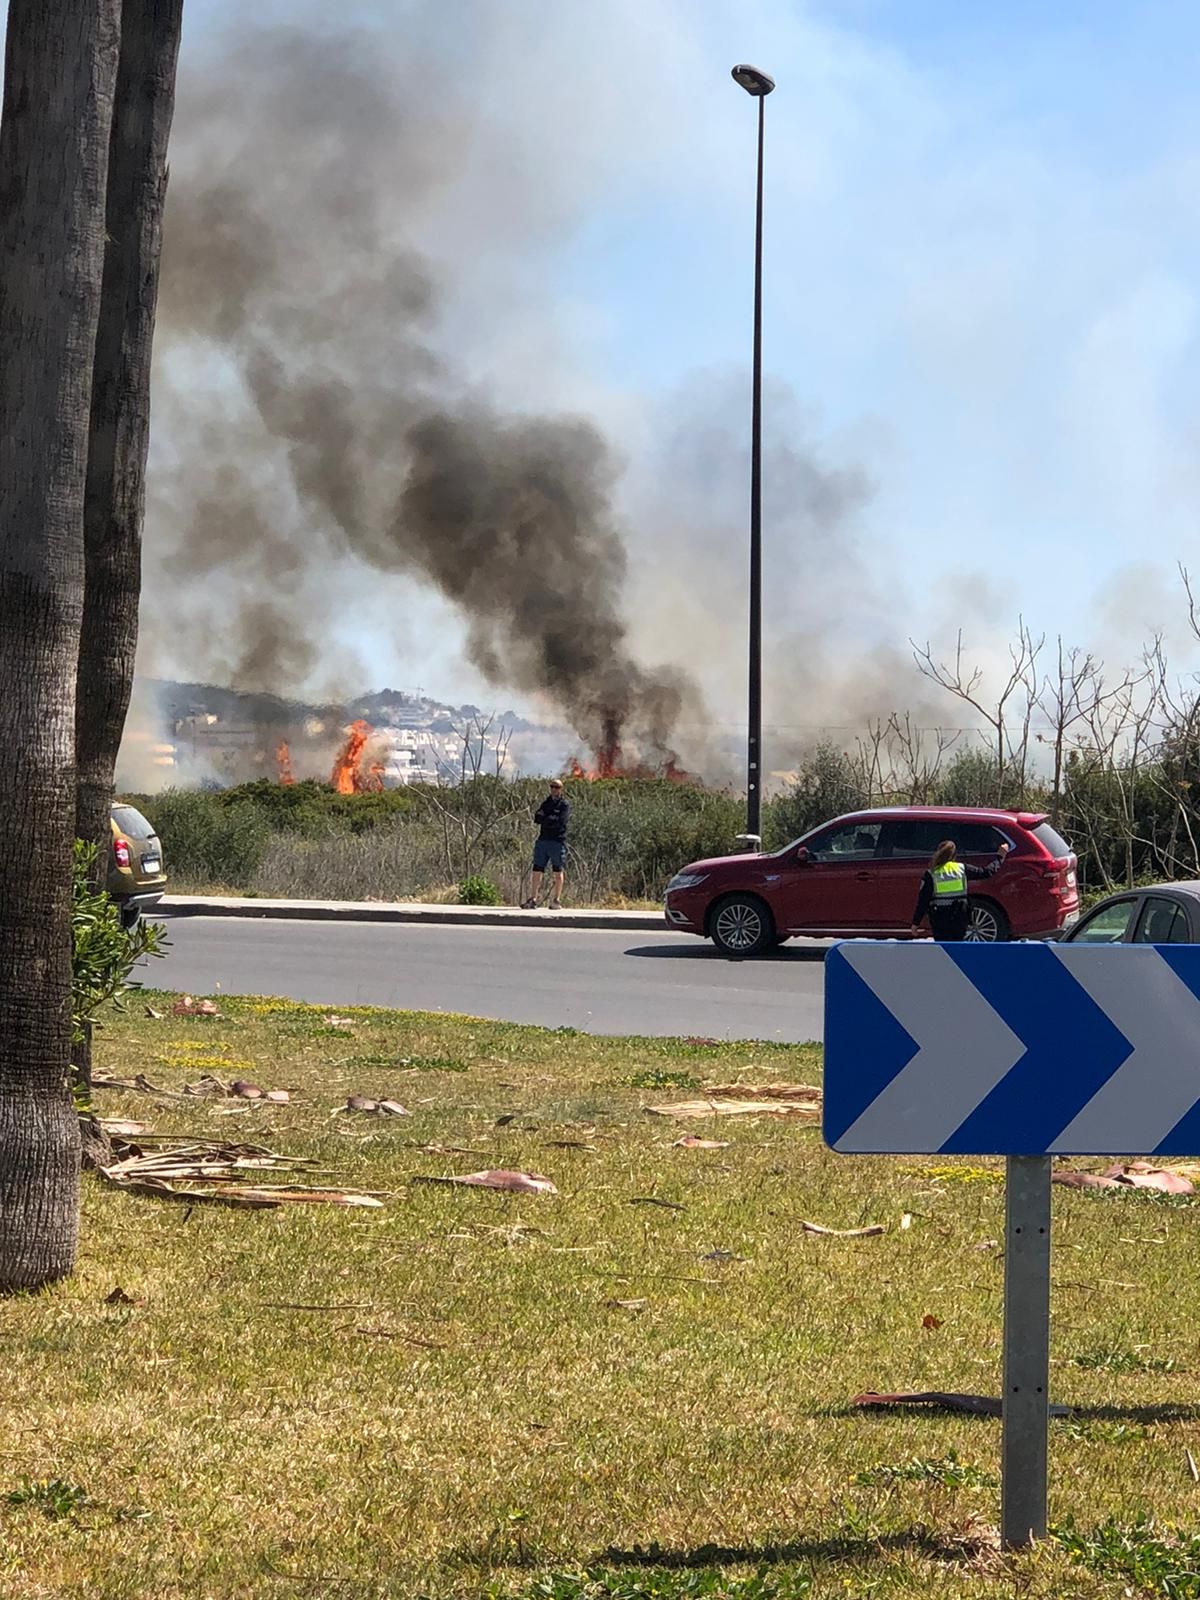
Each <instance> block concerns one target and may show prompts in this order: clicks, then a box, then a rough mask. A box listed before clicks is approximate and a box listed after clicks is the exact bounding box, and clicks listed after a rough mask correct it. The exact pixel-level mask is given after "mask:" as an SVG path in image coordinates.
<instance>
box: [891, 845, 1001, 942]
mask: <svg viewBox="0 0 1200 1600" xmlns="http://www.w3.org/2000/svg"><path fill="white" fill-rule="evenodd" d="M1011 849H1012V846H1011V845H1010V844H1002V845H1001V846H1000V850H999V853H998V854H997V856H996V859H995V860H994V861H989V862H988V864H987V866H986V867H971V866H968V865H967V864H966V862H963V861H956V860H955V859H954V858H955V856H956V855H957V854H958V846H957V845H956V844H955V843H954V840H953V839H943V840H942V842H941V844H940V845H938V847H937V849H936V850H935V851H934V852H933V860H932V861H931V862H930V863H929V870H928V871H927V872H926V874H925V876H924V877H923V878H922V879H921V888H920V891H919V892H918V894H917V908H916V910H915V911H914V912H913V920H912V931H913V938H914V939H919V938H920V937H921V923H922V922H923V921H924V920H925V918H926V917H928V918H929V926H930V927H931V928H932V929H933V937H934V938H935V939H936V940H937V941H938V943H939V944H948V943H955V942H957V941H958V940H959V939H965V938H966V936H967V926H968V924H969V923H970V920H971V908H970V905H969V903H968V900H967V879H968V878H991V877H993V876H994V875H995V874H996V873H997V872H999V871H1000V868H1001V867H1002V866H1003V865H1004V858H1005V856H1006V855H1007V854H1008V852H1009V851H1010V850H1011Z"/></svg>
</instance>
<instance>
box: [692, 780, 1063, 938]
mask: <svg viewBox="0 0 1200 1600" xmlns="http://www.w3.org/2000/svg"><path fill="white" fill-rule="evenodd" d="M943 839H953V840H954V842H955V844H957V846H958V853H959V856H960V857H961V858H962V859H963V860H964V861H970V862H975V863H977V864H978V865H979V866H986V865H987V863H988V862H989V861H990V860H991V859H992V858H993V857H994V856H995V854H996V852H997V850H998V848H999V846H1000V845H1001V844H1003V843H1005V842H1006V841H1007V843H1008V844H1010V845H1011V846H1012V853H1011V855H1009V857H1008V859H1007V860H1006V861H1005V863H1004V865H1003V866H1002V867H1001V869H1000V871H999V872H997V873H996V874H995V876H994V877H991V878H988V879H986V880H985V881H983V882H980V883H972V884H971V885H970V895H971V922H970V926H969V928H968V930H967V938H968V939H983V940H993V939H1037V938H1044V937H1046V936H1047V935H1050V934H1055V933H1057V932H1058V931H1059V930H1060V929H1062V928H1064V927H1067V926H1068V925H1070V924H1071V923H1073V922H1075V921H1076V920H1077V918H1078V916H1079V890H1078V888H1077V885H1076V878H1075V866H1076V861H1075V854H1074V852H1073V851H1072V849H1071V847H1070V845H1068V844H1067V843H1066V841H1065V840H1064V839H1062V838H1060V836H1059V835H1058V834H1057V833H1056V832H1055V830H1054V829H1053V828H1052V827H1051V826H1050V824H1049V822H1047V820H1046V817H1045V815H1044V814H1043V813H1040V812H1032V811H987V810H976V809H975V808H971V809H966V808H962V807H955V806H893V807H884V808H883V809H881V810H878V811H855V812H853V813H851V815H849V816H846V817H838V818H837V819H836V820H835V821H833V822H827V823H825V824H824V825H823V826H822V827H820V828H814V829H813V831H812V832H811V833H806V834H805V835H804V837H803V838H802V839H797V840H796V841H795V843H794V844H789V845H787V846H786V847H785V848H784V849H783V850H777V851H776V852H775V853H774V854H773V855H740V856H717V857H715V858H714V859H713V860H711V861H693V862H692V863H691V865H690V866H686V867H684V868H683V870H682V872H677V873H676V874H675V876H674V877H673V878H672V879H671V881H670V883H669V884H668V885H667V893H666V906H665V911H666V918H667V926H668V927H670V928H673V929H676V930H677V931H679V932H681V933H696V934H700V935H701V936H707V937H708V938H710V939H711V940H712V942H713V943H714V944H715V945H716V947H717V949H718V950H720V951H722V952H723V953H724V954H725V955H730V956H756V955H762V954H763V953H764V952H765V951H767V950H769V949H771V948H772V946H774V945H777V944H782V943H783V942H784V940H785V939H790V938H791V936H792V935H793V934H797V933H801V934H807V935H809V936H810V937H815V938H820V939H829V938H835V939H843V938H891V937H894V936H895V935H896V934H907V933H908V932H909V930H910V929H911V927H912V914H913V906H914V905H915V903H916V899H917V890H918V888H919V886H920V882H921V874H922V873H923V872H924V871H925V868H926V867H927V866H928V864H929V858H930V856H932V854H933V852H934V851H935V850H936V849H937V847H938V845H939V844H940V843H941V842H942V840H943Z"/></svg>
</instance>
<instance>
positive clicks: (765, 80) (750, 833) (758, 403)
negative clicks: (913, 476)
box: [733, 65, 775, 847]
mask: <svg viewBox="0 0 1200 1600" xmlns="http://www.w3.org/2000/svg"><path fill="white" fill-rule="evenodd" d="M733 79H734V82H735V83H739V84H741V86H742V88H743V89H745V91H746V93H747V94H750V95H753V96H754V98H755V99H756V100H757V101H758V190H757V203H756V206H755V214H754V380H753V384H754V396H753V401H752V404H751V413H750V693H749V703H748V719H749V729H748V733H747V740H746V839H747V843H749V844H751V845H754V846H756V847H757V845H759V844H761V835H762V219H763V123H764V117H763V112H764V110H765V107H766V99H767V96H768V95H769V94H770V92H771V90H772V89H773V88H774V87H775V80H774V78H769V77H768V76H767V74H766V73H765V72H760V71H759V70H758V68H757V67H749V66H744V65H743V66H737V67H734V69H733Z"/></svg>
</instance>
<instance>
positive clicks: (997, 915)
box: [963, 899, 1008, 944]
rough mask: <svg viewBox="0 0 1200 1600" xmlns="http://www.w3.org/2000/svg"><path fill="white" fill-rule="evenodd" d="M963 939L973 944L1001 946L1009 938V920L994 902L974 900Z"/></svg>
mask: <svg viewBox="0 0 1200 1600" xmlns="http://www.w3.org/2000/svg"><path fill="white" fill-rule="evenodd" d="M963 937H964V939H967V940H969V941H970V942H971V943H972V944H999V943H1000V942H1002V941H1003V940H1005V939H1007V938H1008V918H1007V917H1006V916H1005V915H1004V913H1003V911H1001V909H1000V907H999V906H998V905H996V904H995V903H994V902H993V901H991V900H975V899H972V901H971V915H970V917H969V919H968V921H967V931H966V933H965V934H964V935H963Z"/></svg>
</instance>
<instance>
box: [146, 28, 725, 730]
mask: <svg viewBox="0 0 1200 1600" xmlns="http://www.w3.org/2000/svg"><path fill="white" fill-rule="evenodd" d="M377 63H378V54H377V41H373V40H371V39H370V38H369V37H365V36H364V37H362V38H337V39H334V38H329V37H321V38H318V37H315V36H313V35H310V34H306V33H303V32H295V31H287V32H280V31H271V32H262V33H258V34H251V35H250V36H249V37H247V36H246V35H245V34H244V33H243V34H240V35H239V37H238V39H237V41H236V47H235V48H231V49H230V50H229V51H227V52H226V53H224V54H222V56H221V57H220V59H216V60H212V61H211V62H210V63H209V64H208V66H207V68H206V69H205V70H204V71H203V73H202V75H201V76H200V77H199V79H198V80H197V81H194V82H189V81H188V80H187V79H186V78H185V80H184V84H183V87H182V92H181V101H180V109H179V116H178V119H177V124H176V125H177V128H178V144H177V150H176V155H175V165H174V170H173V173H172V181H171V190H170V197H169V202H168V209H167V218H166V228H165V254H164V267H163V290H162V306H161V313H160V323H159V350H160V368H161V372H160V388H159V395H160V397H162V396H164V395H165V400H164V401H163V405H162V409H161V411H160V413H159V416H160V418H161V419H162V420H161V421H160V430H165V434H166V436H167V440H168V442H167V445H166V448H165V450H162V451H160V452H159V454H158V456H157V457H156V462H155V476H154V480H153V484H152V502H151V515H152V523H151V528H150V540H149V543H150V545H151V547H152V548H153V547H154V546H155V545H156V544H157V546H158V548H159V549H165V550H167V551H169V557H168V558H167V559H165V560H160V568H165V569H167V571H169V580H170V581H169V582H167V581H166V580H167V573H166V572H164V571H161V570H160V573H159V575H158V579H157V582H156V583H155V584H154V585H153V592H154V597H155V599H156V602H157V604H156V606H153V607H151V608H150V622H151V628H152V630H153V628H154V625H155V621H156V617H157V623H158V628H159V631H160V632H165V631H169V632H170V633H171V636H172V641H173V644H174V645H175V647H176V650H177V652H178V650H179V649H180V648H187V649H188V650H189V651H191V652H192V653H193V661H194V666H193V675H199V673H200V672H201V671H204V670H207V671H209V672H210V673H212V674H213V675H224V676H225V677H226V678H227V681H231V682H234V683H236V684H237V685H238V686H239V687H246V688H262V687H266V688H272V689H275V690H280V691H284V692H286V691H288V690H289V689H294V688H295V687H296V686H297V685H298V684H299V682H300V681H302V680H303V679H304V678H305V677H307V676H308V675H309V674H311V673H312V672H313V671H314V670H315V669H317V668H318V667H319V666H320V665H321V664H322V653H323V652H325V651H327V650H328V649H329V643H328V640H329V632H328V630H329V629H330V627H331V625H332V623H333V621H334V618H335V616H336V615H337V609H338V604H339V588H338V584H339V578H338V574H339V573H344V571H345V569H346V566H347V557H350V558H353V560H354V561H357V562H358V563H361V564H362V565H364V566H366V567H367V568H369V569H372V570H374V571H377V572H381V573H398V574H412V575H415V576H418V577H420V578H423V579H425V580H428V581H429V582H431V583H432V584H434V585H436V587H437V588H438V590H439V591H440V592H441V593H442V594H443V595H444V596H446V597H447V598H448V599H449V600H451V601H452V602H453V603H454V605H455V606H456V607H457V608H458V609H459V610H460V612H461V614H462V616H463V618H464V619H465V622H466V626H467V642H468V651H469V654H470V658H471V660H472V662H473V663H474V664H475V666H476V667H477V668H478V669H479V671H480V672H481V673H482V674H483V675H484V676H485V677H486V678H487V679H488V680H489V681H490V682H491V683H493V684H495V685H496V686H497V687H501V686H503V687H507V688H513V689H519V690H524V691H541V692H543V693H545V694H547V695H549V696H550V697H552V698H553V699H554V700H555V701H556V702H557V703H558V704H559V705H560V706H561V708H562V711H563V713H564V714H565V715H566V716H567V717H568V718H569V719H570V721H571V722H572V724H573V725H574V727H575V728H576V730H577V731H578V733H579V734H580V735H581V737H583V738H584V739H586V740H587V741H588V743H589V745H590V746H591V747H592V748H598V747H600V746H601V745H602V744H604V743H606V742H608V741H609V739H610V738H611V737H612V735H613V734H614V732H615V733H616V734H617V735H618V737H620V738H624V739H628V740H629V741H630V742H631V743H634V744H637V745H640V746H642V747H643V748H645V747H649V748H650V749H651V750H653V751H654V752H658V753H661V752H663V751H665V750H666V749H667V748H669V745H670V741H671V737H672V728H673V726H674V725H675V723H676V721H677V720H678V719H679V718H680V715H681V713H682V712H683V711H684V710H685V708H686V707H687V706H688V705H689V704H691V706H692V707H693V719H694V720H695V717H694V708H695V706H696V704H698V696H697V694H696V692H695V691H694V690H693V689H692V688H690V686H689V685H688V683H687V682H686V681H685V680H683V679H682V678H681V677H680V676H679V675H678V674H676V673H673V672H670V671H662V672H657V671H655V672H652V671H648V670H647V669H645V668H643V667H642V666H640V665H639V664H638V662H637V661H636V660H635V659H634V656H633V654H632V652H631V648H630V645H629V642H628V639H627V630H626V624H625V621H624V620H623V615H622V598H623V585H624V580H625V553H624V547H623V544H622V540H621V537H620V533H619V530H618V527H617V525H616V522H615V519H614V513H613V503H612V496H613V489H614V481H615V472H616V469H615V464H614V461H613V458H612V455H611V452H610V450H609V448H608V446H607V445H606V443H605V441H604V439H603V438H602V437H601V436H600V435H599V433H598V432H597V431H596V429H595V428H594V427H593V426H592V425H590V424H589V423H587V422H584V421H580V420H575V419H572V418H563V417H551V418H545V417H528V416H505V415H503V414H501V413H500V412H499V411H498V410H497V409H496V408H495V406H494V405H492V404H490V403H489V402H488V401H487V400H486V399H485V398H481V397H480V396H479V395H477V394H475V393H473V392H472V389H471V386H470V384H469V383H468V382H467V381H466V380H465V379H464V378H462V377H460V376H458V375H457V374H456V372H455V370H454V366H455V363H454V362H453V361H452V360H451V359H450V358H449V357H448V355H447V350H446V345H447V344H448V343H450V342H451V341H449V340H447V339H445V338H444V337H443V336H442V330H441V329H440V327H439V315H440V314H441V312H442V310H443V296H442V295H441V294H440V293H439V290H438V284H439V282H441V281H444V280H446V279H448V278H452V273H451V271H450V269H449V268H447V267H444V266H441V265H439V264H438V263H437V262H435V261H434V260H431V259H427V258H426V257H425V256H424V255H422V254H421V253H420V252H419V251H418V250H417V249H416V248H415V245H414V239H415V238H417V237H419V236H420V233H421V220H422V216H423V214H424V211H425V208H426V207H427V205H428V204H429V203H430V202H431V200H432V199H433V198H434V197H436V196H437V195H438V193H439V191H440V190H441V188H442V187H443V186H444V185H445V184H447V183H448V182H450V181H451V179H452V177H453V175H454V172H455V170H456V167H457V166H458V164H459V163H460V162H461V160H462V158H463V150H464V141H466V140H469V139H470V138H473V137H474V138H478V137H480V130H478V129H474V128H472V126H471V119H470V116H469V114H468V113H467V112H466V111H465V110H463V108H461V107H455V106H454V105H453V104H452V103H448V102H447V101H446V89H445V83H444V77H443V75H439V74H435V73H432V72H424V71H423V70H422V65H423V64H422V63H421V62H420V61H419V60H413V61H409V62H407V63H406V70H405V73H404V78H403V85H402V93H403V98H402V97H401V88H400V87H398V86H397V85H396V84H395V83H394V82H393V81H392V80H391V79H389V77H388V76H387V75H386V74H385V73H384V72H383V71H382V70H381V69H380V67H379V66H378V64H377ZM439 77H441V78H442V81H441V82H437V81H436V80H437V79H438V78H439ZM427 81H429V82H430V84H431V86H430V87H429V88H425V87H424V85H425V84H426V82H427ZM435 96H436V98H435ZM498 160H499V161H500V162H502V161H503V155H502V153H501V154H500V155H499V156H498ZM496 181H497V183H498V184H507V185H510V186H511V187H512V189H513V193H514V200H513V204H514V205H515V206H518V207H519V204H520V197H519V189H520V185H521V183H522V182H523V181H524V180H523V179H522V178H521V175H520V174H516V175H514V174H513V173H511V172H507V171H503V170H498V171H497V180H496ZM501 314H502V312H501ZM200 419H203V420H202V421H201V420H200ZM173 586H177V589H173ZM175 595H177V598H178V601H179V602H181V603H178V604H176V603H175V600H174V598H173V596H175ZM158 606H162V607H164V608H165V610H164V611H162V612H160V611H159V610H158ZM181 639H182V641H183V644H182V646H181V645H180V642H179V641H180V640H181ZM324 665H325V666H326V668H327V669H328V668H330V667H331V665H332V664H330V663H324Z"/></svg>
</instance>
